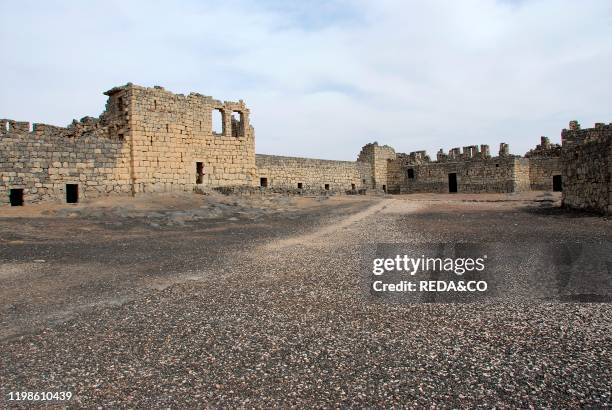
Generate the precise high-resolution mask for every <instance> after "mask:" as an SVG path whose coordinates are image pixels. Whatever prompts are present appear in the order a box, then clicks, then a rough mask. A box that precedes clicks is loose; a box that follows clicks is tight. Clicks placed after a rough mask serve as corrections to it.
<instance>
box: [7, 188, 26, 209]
mask: <svg viewBox="0 0 612 410" xmlns="http://www.w3.org/2000/svg"><path fill="white" fill-rule="evenodd" d="M9 201H10V202H11V206H23V189H11V190H10V191H9Z"/></svg>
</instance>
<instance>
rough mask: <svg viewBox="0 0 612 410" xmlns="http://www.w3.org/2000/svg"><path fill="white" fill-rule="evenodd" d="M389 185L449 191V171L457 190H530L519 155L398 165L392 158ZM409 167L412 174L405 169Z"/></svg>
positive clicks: (526, 167)
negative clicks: (453, 175) (452, 175)
mask: <svg viewBox="0 0 612 410" xmlns="http://www.w3.org/2000/svg"><path fill="white" fill-rule="evenodd" d="M390 168H392V169H393V170H394V173H393V175H392V176H391V177H390V179H391V180H392V181H393V183H391V184H390V189H391V190H393V191H398V192H400V193H414V192H437V193H446V192H449V174H455V175H456V179H457V192H464V193H482V192H518V191H526V190H529V163H528V161H526V160H524V159H522V158H518V157H507V158H500V157H495V158H489V159H484V158H481V159H472V160H467V161H447V162H429V163H423V164H420V165H414V166H410V165H409V164H406V165H401V164H400V163H399V162H398V161H394V163H393V165H391V167H390ZM409 169H412V173H411V176H412V177H409V175H408V170H409Z"/></svg>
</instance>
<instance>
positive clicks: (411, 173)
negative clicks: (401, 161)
mask: <svg viewBox="0 0 612 410" xmlns="http://www.w3.org/2000/svg"><path fill="white" fill-rule="evenodd" d="M408 179H414V169H412V168H408Z"/></svg>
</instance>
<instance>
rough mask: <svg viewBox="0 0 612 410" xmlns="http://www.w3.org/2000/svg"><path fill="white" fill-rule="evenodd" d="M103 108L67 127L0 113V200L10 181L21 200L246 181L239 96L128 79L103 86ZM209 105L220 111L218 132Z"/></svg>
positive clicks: (244, 113) (250, 153)
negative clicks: (75, 190) (73, 190)
mask: <svg viewBox="0 0 612 410" xmlns="http://www.w3.org/2000/svg"><path fill="white" fill-rule="evenodd" d="M105 94H106V95H107V96H108V101H107V103H106V110H105V111H104V113H103V114H102V115H101V116H100V117H99V118H90V117H85V118H83V120H81V121H80V122H76V121H75V122H73V123H72V124H71V125H70V126H69V127H67V128H62V127H54V126H50V125H45V124H35V126H34V130H33V131H32V132H30V131H29V124H28V123H24V122H16V121H11V120H0V183H1V184H0V204H6V203H9V192H10V190H11V189H23V193H24V200H25V202H26V203H29V202H37V201H42V200H52V199H53V200H57V201H63V200H65V198H66V196H65V189H66V184H78V185H79V196H80V197H81V198H87V197H93V196H98V195H102V194H110V193H132V194H137V193H140V192H161V191H191V190H193V188H194V186H195V185H196V184H204V185H207V186H212V187H216V186H238V185H240V186H243V185H247V186H254V185H255V184H256V176H257V172H256V169H255V142H254V139H255V137H254V131H253V128H252V127H251V125H250V123H249V110H248V109H247V108H246V106H245V104H244V103H243V102H242V101H239V102H237V103H236V102H229V101H225V102H221V101H218V100H215V99H213V98H212V97H207V96H203V95H200V94H195V93H192V94H189V95H188V96H184V95H181V94H173V93H171V92H168V91H165V90H164V89H163V88H161V87H153V88H145V87H140V86H136V85H133V84H131V83H128V84H127V85H125V86H121V87H115V88H113V89H111V90H109V91H107V92H106V93H105ZM213 113H219V115H220V116H221V117H222V127H221V130H220V131H219V132H218V133H215V132H213V130H212V116H213Z"/></svg>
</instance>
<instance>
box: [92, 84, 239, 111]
mask: <svg viewBox="0 0 612 410" xmlns="http://www.w3.org/2000/svg"><path fill="white" fill-rule="evenodd" d="M127 90H139V91H144V92H147V93H160V92H161V93H164V94H166V95H167V96H170V97H174V98H177V99H187V98H197V99H201V100H203V101H206V102H212V103H214V104H217V105H227V106H235V108H239V109H240V110H248V109H247V106H246V104H245V102H244V100H242V99H240V100H238V101H230V100H223V101H222V100H217V99H215V98H213V97H212V96H210V95H204V94H200V93H197V92H190V93H189V94H187V95H185V94H182V93H174V92H172V91H169V90H166V89H165V88H164V87H162V86H159V85H154V86H153V87H146V86H142V85H137V84H133V83H127V84H125V85H119V86H116V87H113V88H111V89H110V90H108V91H105V92H104V93H103V94H104V95H106V96H109V97H110V96H112V95H115V94H117V93H118V92H121V91H127Z"/></svg>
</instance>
